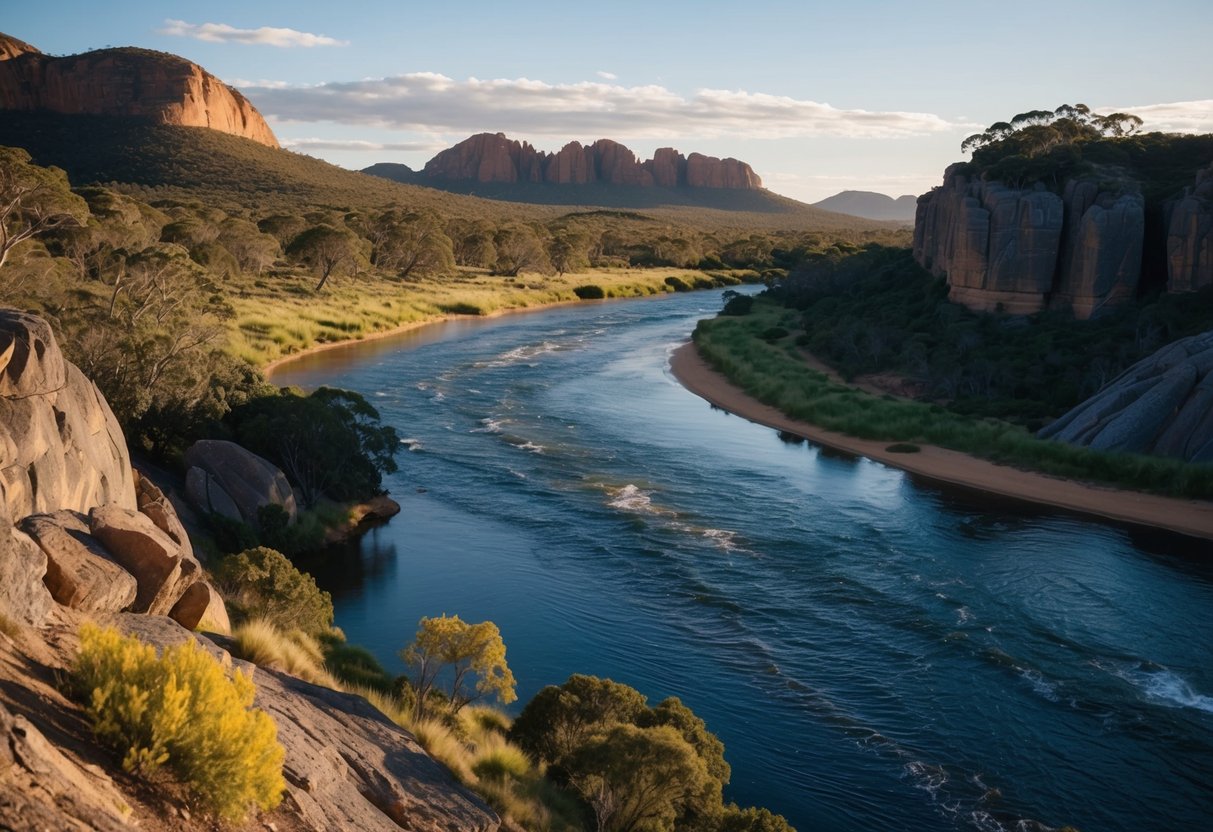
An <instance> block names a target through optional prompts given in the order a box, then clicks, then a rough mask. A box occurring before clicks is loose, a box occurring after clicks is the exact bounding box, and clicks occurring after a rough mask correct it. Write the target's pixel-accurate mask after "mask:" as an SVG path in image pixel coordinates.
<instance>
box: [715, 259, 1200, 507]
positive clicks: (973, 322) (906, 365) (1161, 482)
mask: <svg viewBox="0 0 1213 832" xmlns="http://www.w3.org/2000/svg"><path fill="white" fill-rule="evenodd" d="M726 295H727V297H726V301H727V302H726V305H725V307H724V310H723V312H722V314H721V315H720V316H719V317H717V318H715V319H713V320H706V321H703V322H701V323H700V324H699V326H698V327H697V328H696V330H695V335H694V339H695V343H696V345H697V348H698V349H699V351H700V353H701V354H702V355H703V356H704V357H705V358H706V359H707V360H708V361H709V362H710V363H711V364H712V365H713V366H714V367H716V369H718V370H720V371H721V372H723V373H724V374H725V375H726V376H728V377H729V379H730V380H732V381H733V382H734V383H736V384H737V385H738V386H740V387H742V388H743V389H745V390H746V391H747V392H749V393H750V394H751V395H753V396H754V397H755V398H757V399H759V400H761V401H763V402H765V403H767V404H770V405H772V406H774V407H776V408H778V409H780V410H781V411H783V412H784V413H786V414H787V415H789V416H791V417H793V418H796V419H802V420H804V421H806V422H810V423H812V424H815V425H818V426H820V427H823V428H826V429H829V430H834V431H838V432H840V433H844V434H848V435H850V436H855V437H859V438H862V439H874V440H878V441H887V442H890V443H898V444H901V445H904V446H913V445H914V443H920V442H921V443H929V444H933V445H938V446H941V447H945V448H951V449H953V450H958V451H963V452H965V453H969V454H972V455H974V456H979V457H983V458H986V459H990V460H992V461H995V462H1001V463H1006V464H1011V465H1018V466H1021V467H1024V468H1029V469H1032V470H1037V471H1042V472H1044V473H1048V474H1053V475H1057V476H1062V477H1067V478H1074V479H1085V480H1093V481H1096V482H1102V483H1107V484H1110V485H1117V486H1122V487H1127V488H1134V489H1140V490H1146V491H1155V492H1159V493H1163V494H1170V495H1175V496H1182V497H1194V498H1205V499H1207V498H1210V497H1213V466H1210V465H1200V464H1185V463H1183V462H1181V461H1178V460H1173V459H1163V458H1159V457H1150V456H1144V455H1137V454H1121V453H1106V452H1099V451H1092V450H1089V449H1085V448H1078V447H1074V446H1072V445H1067V444H1063V443H1060V442H1052V441H1046V440H1040V439H1036V438H1035V437H1034V436H1033V434H1032V431H1033V430H1034V429H1036V428H1039V427H1040V426H1041V425H1042V424H1044V423H1045V422H1046V421H1048V420H1049V419H1051V418H1053V417H1056V416H1057V415H1060V413H1062V412H1064V411H1065V410H1066V409H1068V408H1069V407H1072V406H1073V405H1075V404H1077V403H1078V402H1079V401H1081V400H1083V399H1084V398H1085V397H1086V396H1088V395H1090V394H1091V393H1094V392H1095V390H1097V389H1098V388H1099V387H1100V386H1102V384H1103V383H1104V382H1105V381H1107V380H1109V379H1111V378H1112V377H1114V376H1115V375H1117V374H1118V373H1119V372H1120V371H1121V370H1123V369H1124V368H1125V367H1127V366H1129V365H1130V364H1132V363H1133V362H1135V361H1137V360H1138V359H1139V358H1141V357H1143V356H1145V355H1148V354H1150V353H1151V352H1153V351H1154V350H1155V349H1157V348H1158V347H1159V346H1161V345H1163V344H1165V343H1169V342H1170V341H1172V340H1174V339H1176V338H1180V337H1183V336H1185V335H1190V334H1193V333H1196V332H1200V331H1203V330H1205V329H1208V328H1209V327H1210V326H1213V295H1210V291H1209V290H1205V291H1204V292H1203V293H1201V294H1200V295H1199V296H1198V297H1197V301H1196V302H1193V299H1192V297H1191V296H1186V297H1179V296H1167V295H1163V296H1153V297H1146V298H1143V299H1141V300H1140V301H1138V302H1136V303H1134V304H1131V305H1128V306H1126V307H1124V308H1122V309H1121V310H1118V311H1117V312H1115V313H1114V314H1111V315H1108V316H1106V317H1101V318H1098V319H1096V320H1091V321H1074V320H1073V319H1071V318H1069V316H1066V315H1064V314H1060V313H1050V312H1043V313H1040V314H1038V315H1035V316H1032V318H1030V319H1025V318H1017V317H1013V316H1008V315H1002V314H998V313H978V312H971V311H969V310H967V309H965V308H964V307H961V306H959V305H956V304H952V303H949V302H948V300H947V286H946V284H945V283H944V281H943V280H942V279H938V278H934V277H932V276H931V275H930V274H929V273H927V272H926V271H924V270H923V269H921V268H920V267H919V266H918V265H917V264H915V263H914V261H913V259H912V257H911V256H910V253H909V252H908V251H906V250H904V249H890V248H885V247H882V246H870V247H865V248H863V249H860V250H856V249H852V248H849V247H846V246H840V247H838V248H836V249H835V250H834V251H832V252H828V253H822V254H819V255H816V256H814V257H812V258H810V259H809V260H807V261H806V262H805V263H804V264H803V265H802V266H801V267H799V268H798V269H796V270H794V271H793V273H792V274H790V275H789V276H788V278H787V279H786V280H783V281H780V282H779V284H778V285H777V286H775V287H773V288H771V289H769V290H767V291H766V292H764V293H763V294H762V295H760V296H759V297H757V298H756V299H751V298H748V297H744V296H735V297H734V296H729V295H728V293H726ZM805 351H808V352H809V353H811V354H812V355H814V356H817V357H819V358H821V359H823V360H825V361H827V362H828V363H829V364H830V365H831V366H833V367H835V368H837V370H838V371H839V372H840V373H841V374H842V375H843V377H844V378H846V379H850V380H863V379H868V380H875V381H876V382H878V383H879V382H881V381H882V380H883V381H884V382H886V383H887V382H889V381H890V379H889V376H892V377H893V379H892V380H893V381H894V382H895V385H894V386H895V387H896V388H898V389H899V391H900V392H902V393H906V392H909V393H913V394H914V395H913V396H905V395H902V396H901V397H896V396H893V395H890V394H887V393H885V394H883V395H882V394H879V392H877V393H872V392H866V391H864V390H861V389H857V388H856V387H852V386H850V385H847V384H842V383H838V382H835V381H831V380H830V379H829V378H828V377H827V376H826V375H825V374H824V373H821V372H818V371H817V370H815V369H813V368H812V367H810V366H809V364H808V363H806V360H805V354H804V353H805ZM903 450H908V447H907V448H903Z"/></svg>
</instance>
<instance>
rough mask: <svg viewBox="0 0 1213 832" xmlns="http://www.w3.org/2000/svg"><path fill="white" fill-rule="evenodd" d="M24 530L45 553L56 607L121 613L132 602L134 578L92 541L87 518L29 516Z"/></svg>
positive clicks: (60, 514)
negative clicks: (57, 604)
mask: <svg viewBox="0 0 1213 832" xmlns="http://www.w3.org/2000/svg"><path fill="white" fill-rule="evenodd" d="M21 530H22V531H23V532H25V533H26V534H28V535H29V536H30V538H31V539H32V540H33V541H34V542H35V543H37V544H38V547H39V548H40V549H42V551H43V552H44V553H46V560H47V566H46V578H45V579H44V580H45V583H46V587H47V589H49V590H50V593H51V597H52V598H54V599H55V601H56V602H57V603H59V604H62V605H63V606H65V607H71V608H72V609H76V610H84V611H86V612H119V611H121V610H124V609H126V608H127V607H129V606H130V605H131V604H132V603H134V601H135V594H136V590H137V586H136V583H135V579H134V577H133V576H132V575H131V574H130V573H129V572H127V571H126V570H125V569H123V568H122V567H121V566H119V565H118V564H117V563H115V562H114V561H113V559H112V558H111V557H110V554H109V552H108V551H107V550H106V549H105V548H104V547H103V546H102V545H101V544H100V543H99V542H98V541H97V540H96V539H95V538H94V537H92V535H91V534H90V533H89V525H88V518H87V517H85V516H84V515H83V514H80V513H78V512H74V511H67V510H64V511H57V512H55V513H53V514H31V515H30V516H29V517H26V518H25V519H23V520H22V521H21Z"/></svg>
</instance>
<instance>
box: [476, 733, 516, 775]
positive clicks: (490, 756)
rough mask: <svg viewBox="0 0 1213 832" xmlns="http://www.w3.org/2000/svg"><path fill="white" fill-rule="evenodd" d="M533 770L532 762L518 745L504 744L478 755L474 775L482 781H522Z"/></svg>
mask: <svg viewBox="0 0 1213 832" xmlns="http://www.w3.org/2000/svg"><path fill="white" fill-rule="evenodd" d="M530 770H531V761H530V760H529V759H527V756H526V754H525V753H523V751H522V749H520V748H518V746H516V745H510V744H508V743H504V742H503V743H502V744H501V745H498V746H496V747H493V748H488V749H486V750H484V751H483V752H481V753H479V754H477V755H476V757H475V759H474V760H473V762H472V773H473V774H475V775H476V776H477V777H478V778H480V779H481V780H504V779H505V778H507V777H513V778H514V779H515V780H520V779H522V778H523V777H525V776H526V774H527V772H529V771H530Z"/></svg>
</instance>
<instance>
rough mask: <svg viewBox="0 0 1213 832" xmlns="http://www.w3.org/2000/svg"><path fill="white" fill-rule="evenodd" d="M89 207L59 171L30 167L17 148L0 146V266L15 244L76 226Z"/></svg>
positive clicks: (24, 153) (27, 160)
mask: <svg viewBox="0 0 1213 832" xmlns="http://www.w3.org/2000/svg"><path fill="white" fill-rule="evenodd" d="M87 217H88V205H87V204H86V203H85V201H84V200H83V199H81V198H80V197H78V196H76V195H75V194H74V193H72V190H71V185H70V184H69V183H68V181H67V174H66V173H64V172H63V171H61V170H60V169H59V168H44V167H39V166H38V165H34V164H31V161H30V155H29V153H27V152H26V151H25V150H22V149H21V148H17V147H0V267H3V266H4V264H5V262H6V261H7V260H8V255H9V253H10V252H11V251H12V250H13V247H14V246H16V245H17V244H18V243H22V242H25V241H26V240H28V239H31V238H32V237H36V236H37V235H39V234H44V233H46V232H47V231H50V230H51V229H53V228H57V227H59V226H62V225H79V224H82V223H84V221H85V220H86V219H87Z"/></svg>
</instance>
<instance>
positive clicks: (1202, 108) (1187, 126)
mask: <svg viewBox="0 0 1213 832" xmlns="http://www.w3.org/2000/svg"><path fill="white" fill-rule="evenodd" d="M1095 111H1096V112H1098V113H1132V114H1133V115H1135V116H1138V117H1140V118H1141V120H1142V121H1143V122H1144V124H1143V125H1142V128H1141V129H1142V131H1143V132H1150V131H1154V130H1157V131H1159V132H1162V133H1213V99H1206V100H1204V101H1175V102H1172V103H1170V104H1145V105H1142V106H1140V107H1097V108H1095Z"/></svg>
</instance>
